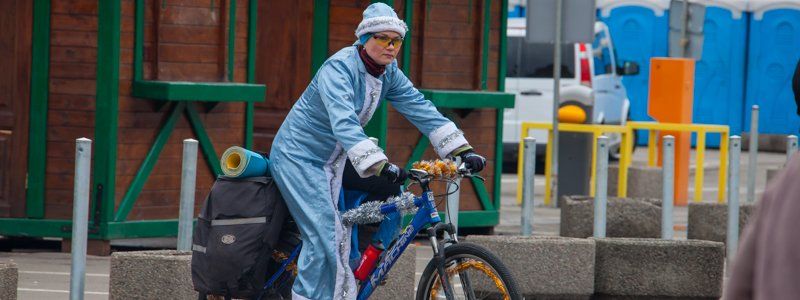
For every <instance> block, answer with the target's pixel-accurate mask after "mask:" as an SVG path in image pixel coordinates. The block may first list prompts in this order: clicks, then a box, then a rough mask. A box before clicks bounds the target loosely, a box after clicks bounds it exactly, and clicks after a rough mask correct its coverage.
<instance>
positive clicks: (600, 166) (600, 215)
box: [594, 136, 608, 238]
mask: <svg viewBox="0 0 800 300" xmlns="http://www.w3.org/2000/svg"><path fill="white" fill-rule="evenodd" d="M596 172H597V173H595V178H596V179H595V189H594V199H595V201H594V237H596V238H604V237H606V206H607V205H608V199H607V197H608V178H607V177H608V137H606V136H600V137H598V138H597V168H596Z"/></svg>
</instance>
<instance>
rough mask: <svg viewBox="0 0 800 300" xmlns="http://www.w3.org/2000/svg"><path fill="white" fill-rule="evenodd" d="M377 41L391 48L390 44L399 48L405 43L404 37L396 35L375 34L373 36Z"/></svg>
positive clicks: (382, 45) (384, 46)
mask: <svg viewBox="0 0 800 300" xmlns="http://www.w3.org/2000/svg"><path fill="white" fill-rule="evenodd" d="M372 37H373V38H374V39H375V41H376V42H377V43H378V45H380V46H381V47H383V48H389V45H394V46H395V48H399V47H400V46H402V45H403V37H396V38H389V37H388V36H385V35H373V36H372Z"/></svg>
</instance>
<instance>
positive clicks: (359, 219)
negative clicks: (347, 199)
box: [342, 192, 417, 226]
mask: <svg viewBox="0 0 800 300" xmlns="http://www.w3.org/2000/svg"><path fill="white" fill-rule="evenodd" d="M387 203H394V204H395V205H397V211H398V212H399V213H400V215H401V216H403V215H406V214H413V213H416V212H417V206H415V205H414V194H412V193H409V192H404V193H402V194H400V195H398V196H394V197H390V198H389V199H386V201H385V202H384V201H371V202H367V203H362V204H361V205H359V206H358V207H356V208H353V209H350V210H348V211H346V212H344V213H342V222H343V223H344V224H345V225H347V226H351V225H353V224H370V223H378V222H380V221H383V218H384V217H385V216H384V214H382V213H381V206H382V205H384V204H387Z"/></svg>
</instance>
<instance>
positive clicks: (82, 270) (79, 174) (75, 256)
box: [69, 138, 92, 300]
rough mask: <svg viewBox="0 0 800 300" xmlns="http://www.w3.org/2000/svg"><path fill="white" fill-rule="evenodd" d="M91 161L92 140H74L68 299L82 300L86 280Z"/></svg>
mask: <svg viewBox="0 0 800 300" xmlns="http://www.w3.org/2000/svg"><path fill="white" fill-rule="evenodd" d="M91 161H92V140H90V139H87V138H79V139H76V140H75V190H74V192H73V200H72V237H71V238H72V266H71V268H70V279H69V298H70V299H71V300H81V299H83V288H84V286H85V280H86V276H85V275H86V242H87V241H86V239H87V233H88V230H89V175H90V174H89V172H90V171H89V170H90V167H91Z"/></svg>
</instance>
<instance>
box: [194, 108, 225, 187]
mask: <svg viewBox="0 0 800 300" xmlns="http://www.w3.org/2000/svg"><path fill="white" fill-rule="evenodd" d="M186 116H187V117H189V124H191V125H192V129H194V135H195V136H197V140H198V142H200V149H201V150H202V151H203V155H204V156H205V157H206V163H207V164H208V168H209V170H211V174H213V175H214V178H216V177H217V176H219V175H222V167H220V165H219V157H218V156H217V153H216V151H215V150H214V143H212V142H211V139H210V138H209V137H208V132H206V129H205V128H204V127H203V120H201V119H200V116H199V115H198V114H197V110H195V108H194V106H193V105H191V104H189V105H187V106H186Z"/></svg>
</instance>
